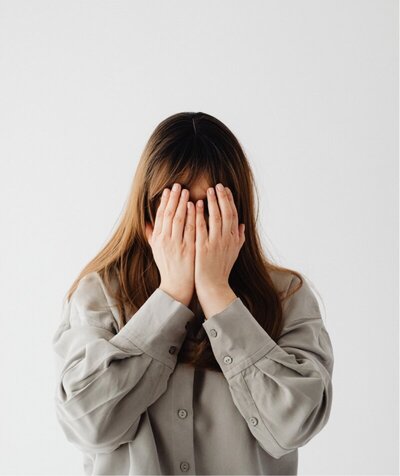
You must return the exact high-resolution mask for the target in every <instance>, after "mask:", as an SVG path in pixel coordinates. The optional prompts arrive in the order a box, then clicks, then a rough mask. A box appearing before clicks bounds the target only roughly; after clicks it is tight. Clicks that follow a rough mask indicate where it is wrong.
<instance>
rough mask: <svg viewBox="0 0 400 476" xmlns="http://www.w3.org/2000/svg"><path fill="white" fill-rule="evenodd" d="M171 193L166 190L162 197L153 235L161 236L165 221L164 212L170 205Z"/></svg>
mask: <svg viewBox="0 0 400 476" xmlns="http://www.w3.org/2000/svg"><path fill="white" fill-rule="evenodd" d="M170 193H171V191H170V189H169V188H165V189H164V190H163V193H162V195H161V200H160V205H159V206H158V208H157V212H156V218H155V220H154V228H153V233H155V234H157V235H158V234H160V233H161V230H162V227H163V219H164V210H165V207H166V205H167V203H168V198H169V194H170Z"/></svg>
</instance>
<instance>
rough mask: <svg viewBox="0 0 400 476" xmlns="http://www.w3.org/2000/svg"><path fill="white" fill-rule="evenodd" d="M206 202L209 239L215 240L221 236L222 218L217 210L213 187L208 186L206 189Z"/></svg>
mask: <svg viewBox="0 0 400 476" xmlns="http://www.w3.org/2000/svg"><path fill="white" fill-rule="evenodd" d="M207 202H208V233H209V240H210V241H215V240H218V239H220V238H221V235H222V227H221V224H222V218H221V213H220V210H219V206H218V202H217V196H216V194H215V190H214V187H209V188H208V190H207Z"/></svg>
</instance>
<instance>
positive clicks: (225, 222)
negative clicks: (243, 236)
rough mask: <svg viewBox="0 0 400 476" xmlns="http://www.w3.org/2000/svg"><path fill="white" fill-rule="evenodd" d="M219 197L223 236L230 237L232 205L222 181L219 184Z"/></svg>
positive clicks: (217, 187)
mask: <svg viewBox="0 0 400 476" xmlns="http://www.w3.org/2000/svg"><path fill="white" fill-rule="evenodd" d="M216 189H217V197H218V205H219V208H220V210H221V217H222V227H221V234H222V236H228V237H230V236H231V234H232V218H233V214H232V207H231V204H230V203H229V199H228V195H227V193H226V191H225V187H224V186H223V185H222V183H219V184H217V186H216Z"/></svg>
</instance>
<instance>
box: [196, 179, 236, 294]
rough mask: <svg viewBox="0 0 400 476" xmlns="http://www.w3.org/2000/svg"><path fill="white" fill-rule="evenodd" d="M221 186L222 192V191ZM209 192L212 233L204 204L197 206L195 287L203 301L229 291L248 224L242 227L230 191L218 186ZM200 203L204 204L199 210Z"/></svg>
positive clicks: (200, 201) (197, 204) (211, 188)
mask: <svg viewBox="0 0 400 476" xmlns="http://www.w3.org/2000/svg"><path fill="white" fill-rule="evenodd" d="M219 186H221V188H222V190H220V189H219ZM216 190H217V192H216V193H215V190H214V188H213V187H210V188H209V189H208V190H207V200H208V212H209V220H208V228H209V230H208V232H207V226H206V221H205V218H204V203H203V201H202V200H198V201H197V203H196V245H195V277H194V279H195V287H196V294H197V296H198V298H199V300H203V301H204V300H205V299H207V295H208V294H210V293H211V294H214V295H215V294H218V293H219V292H223V291H226V290H227V289H229V283H228V278H229V275H230V272H231V269H232V267H233V265H234V263H235V261H236V259H237V257H238V255H239V251H240V249H241V247H242V245H243V243H244V242H245V235H244V223H241V224H240V225H239V224H238V213H237V210H236V206H235V203H234V201H233V196H232V192H231V191H230V190H229V188H228V187H223V186H222V184H218V185H217V187H216ZM199 203H203V205H202V206H199Z"/></svg>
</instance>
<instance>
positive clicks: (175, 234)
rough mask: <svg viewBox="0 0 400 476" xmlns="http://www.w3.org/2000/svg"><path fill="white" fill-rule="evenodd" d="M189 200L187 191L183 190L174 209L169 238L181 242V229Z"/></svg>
mask: <svg viewBox="0 0 400 476" xmlns="http://www.w3.org/2000/svg"><path fill="white" fill-rule="evenodd" d="M188 199H189V190H187V189H183V190H182V193H181V194H180V198H179V202H178V206H177V207H176V211H175V216H174V218H173V220H172V232H171V237H172V238H173V239H176V240H179V241H182V236H183V229H184V226H185V220H186V203H187V201H188Z"/></svg>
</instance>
